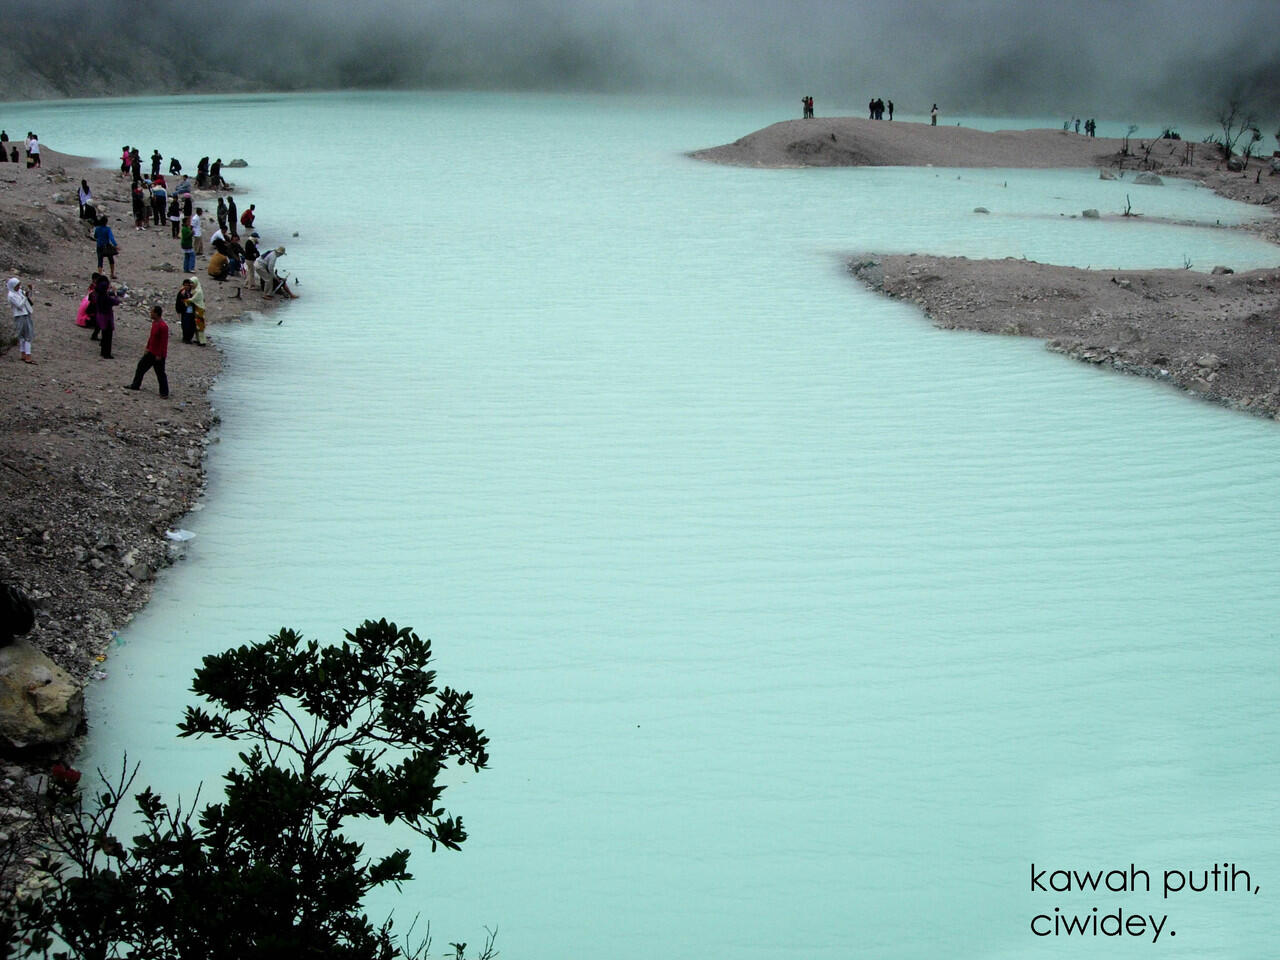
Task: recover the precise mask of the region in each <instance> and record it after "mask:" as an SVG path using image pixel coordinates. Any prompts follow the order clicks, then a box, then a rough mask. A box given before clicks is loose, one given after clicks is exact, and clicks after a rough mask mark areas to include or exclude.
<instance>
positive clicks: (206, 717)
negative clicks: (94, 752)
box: [12, 620, 494, 960]
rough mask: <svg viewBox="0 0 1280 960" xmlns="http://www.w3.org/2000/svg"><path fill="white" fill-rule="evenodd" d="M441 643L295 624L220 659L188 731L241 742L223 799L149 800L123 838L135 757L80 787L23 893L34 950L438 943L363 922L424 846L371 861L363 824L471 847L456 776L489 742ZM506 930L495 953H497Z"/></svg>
mask: <svg viewBox="0 0 1280 960" xmlns="http://www.w3.org/2000/svg"><path fill="white" fill-rule="evenodd" d="M430 660H431V643H430V641H429V640H422V639H420V638H419V637H418V636H417V634H415V633H413V632H412V631H411V630H409V629H408V628H399V627H397V626H396V625H395V624H394V623H388V622H387V621H386V620H379V621H376V622H375V621H372V620H368V621H365V622H364V623H362V624H361V625H360V626H359V627H357V628H356V630H355V631H354V632H349V633H347V634H346V640H345V642H343V643H341V644H335V645H329V646H321V645H320V644H318V643H317V642H315V641H304V640H303V639H302V637H301V636H299V635H298V634H297V633H295V632H294V631H292V630H287V629H284V630H281V631H280V632H279V633H278V634H276V635H274V636H272V637H271V638H270V639H269V640H268V641H267V642H265V643H256V644H252V645H249V646H241V647H238V648H236V649H233V650H228V651H226V652H225V653H221V654H218V655H215V656H209V657H205V659H204V662H203V665H202V666H201V667H200V668H199V669H198V670H197V671H196V675H195V681H194V683H193V684H192V688H191V689H192V691H193V692H195V693H196V694H198V695H199V696H200V697H202V698H203V699H204V700H205V701H207V702H208V703H210V704H212V706H213V709H212V710H206V709H204V708H202V707H198V706H191V707H187V709H186V714H185V716H184V718H183V720H182V722H181V723H180V724H179V731H180V733H179V736H182V737H214V738H218V739H226V740H233V741H237V742H243V743H245V744H246V745H247V749H245V750H243V751H242V752H240V753H239V761H240V764H239V766H237V767H235V768H234V769H232V770H230V771H228V773H227V774H226V775H225V777H224V779H225V787H224V796H223V799H222V801H221V802H219V803H211V804H209V805H207V806H205V807H203V808H202V809H200V810H199V813H198V815H196V814H195V811H194V809H192V810H187V809H184V808H183V807H182V806H181V805H178V806H173V807H171V806H170V805H168V804H166V803H165V802H164V801H163V800H161V799H160V798H159V797H158V796H157V795H156V794H155V793H154V792H152V791H151V790H150V789H149V788H147V789H144V790H142V791H141V792H140V793H138V794H137V795H136V797H135V799H136V802H137V809H138V812H139V814H140V816H141V828H140V832H138V834H137V835H136V836H134V837H133V838H132V841H131V843H129V844H128V845H126V844H125V843H123V842H122V841H121V840H120V839H119V838H118V837H117V836H116V835H115V834H116V830H115V829H114V825H115V823H116V820H117V817H118V814H119V813H120V807H121V804H122V803H124V802H125V801H126V797H127V796H128V795H129V793H130V790H131V787H132V783H133V778H134V775H136V768H135V770H134V772H133V774H130V773H129V772H128V770H127V766H125V767H122V770H121V774H120V776H119V777H118V778H117V779H116V780H115V781H112V782H108V781H107V779H106V778H105V777H104V778H103V783H104V785H105V789H104V790H103V791H102V793H100V794H99V795H98V796H97V797H95V798H93V799H92V800H91V801H89V802H86V801H85V799H84V798H83V796H82V795H80V794H79V793H78V792H75V791H73V790H71V791H67V792H68V794H69V798H68V799H67V800H65V801H64V804H65V807H64V809H63V811H62V813H63V816H62V817H61V818H57V819H55V820H53V821H52V822H51V823H50V825H49V826H50V830H51V833H52V836H53V848H52V849H50V850H49V851H48V852H47V853H46V854H45V855H44V856H43V857H42V858H40V862H39V864H38V869H39V870H41V871H43V872H44V874H45V881H46V886H47V889H46V891H45V892H44V894H43V895H42V896H39V897H27V898H19V899H17V900H16V901H15V904H14V906H13V908H12V909H13V916H14V917H15V921H16V924H17V926H18V928H19V930H20V932H21V934H22V935H23V936H25V937H26V943H25V944H23V945H22V946H21V947H19V950H18V955H19V956H29V955H32V954H41V955H47V951H49V950H50V949H51V947H52V946H53V944H54V942H55V941H54V940H53V939H52V938H53V937H55V936H56V937H57V938H58V939H60V940H61V941H62V942H63V943H65V944H66V945H67V946H68V947H69V948H70V950H71V953H70V954H69V956H71V957H76V958H82V960H106V958H108V957H117V956H120V957H124V956H128V957H135V958H138V960H146V958H157V960H169V958H173V960H188V958H192V960H194V958H208V960H279V958H281V957H291V958H292V957H297V958H304V960H321V958H323V960H394V958H397V957H403V956H410V957H412V956H418V955H421V954H422V953H423V952H425V949H426V946H427V945H428V943H429V938H428V939H427V940H425V941H423V942H422V943H420V944H418V945H417V946H416V947H414V946H411V945H409V944H407V943H404V944H402V942H401V940H400V938H398V937H397V936H394V935H393V932H392V925H391V920H390V918H388V919H387V920H386V921H385V922H384V923H383V924H382V925H381V926H378V927H375V926H374V925H373V924H372V923H371V922H370V921H369V919H368V917H367V916H365V913H364V910H363V900H364V897H365V895H366V894H367V893H369V891H371V890H373V889H375V888H378V887H381V886H384V885H386V884H393V885H395V886H397V887H398V886H399V884H400V883H401V882H402V881H405V880H408V879H410V876H411V874H410V873H409V871H408V861H409V851H408V850H407V849H398V850H393V851H392V852H390V853H386V854H383V855H377V856H373V855H367V854H366V853H365V851H364V848H363V846H362V845H361V844H360V843H357V842H355V841H354V840H352V839H350V838H349V837H348V836H347V835H346V833H345V832H344V831H345V828H346V825H347V824H348V823H349V822H351V821H358V820H373V819H380V820H382V821H384V822H385V823H388V824H391V823H399V824H402V825H403V826H405V827H408V828H409V829H410V830H412V831H413V832H414V833H416V834H418V835H419V836H421V837H423V838H424V839H426V840H427V841H429V842H430V844H431V848H432V849H433V850H434V849H435V848H436V846H437V845H440V846H444V847H448V848H450V849H454V850H456V849H458V847H459V846H460V845H461V844H462V843H463V841H464V840H466V836H467V835H466V832H465V830H463V827H462V821H461V819H459V818H457V817H454V816H452V815H450V814H449V813H448V812H446V811H445V810H444V809H443V807H442V806H441V803H440V799H441V794H442V793H443V792H444V789H445V788H444V786H443V785H442V784H441V783H440V782H439V777H440V774H441V773H442V772H443V771H444V769H445V768H446V767H447V766H449V765H451V764H453V765H459V766H468V767H471V768H472V769H474V770H479V769H481V768H482V767H484V766H485V764H486V763H487V761H488V754H487V752H486V749H485V748H486V744H487V743H488V740H487V738H486V737H485V736H484V735H483V733H482V732H481V731H480V730H478V729H476V727H474V726H473V725H472V724H471V722H470V713H469V710H470V702H471V694H469V693H459V692H457V691H455V690H452V689H451V688H449V687H438V686H437V685H436V675H435V672H434V671H433V670H430V669H428V664H429V663H430ZM492 940H493V935H492V934H490V937H489V940H488V942H487V943H486V945H485V948H484V950H485V951H486V954H485V955H488V956H493V955H494V953H493V950H492Z"/></svg>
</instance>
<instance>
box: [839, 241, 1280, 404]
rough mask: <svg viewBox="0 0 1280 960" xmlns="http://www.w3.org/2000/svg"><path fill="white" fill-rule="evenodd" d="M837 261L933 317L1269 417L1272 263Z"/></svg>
mask: <svg viewBox="0 0 1280 960" xmlns="http://www.w3.org/2000/svg"><path fill="white" fill-rule="evenodd" d="M1278 262H1280V258H1278ZM848 268H849V271H850V273H851V274H852V275H853V276H855V277H856V278H857V279H858V280H860V281H861V282H862V283H864V284H865V285H866V286H868V287H869V288H870V289H872V290H875V291H876V292H878V293H883V294H884V295H886V296H889V297H893V298H894V299H900V300H907V301H910V302H912V303H914V304H916V305H917V306H919V307H920V308H921V309H922V310H923V311H924V313H925V315H926V316H927V317H928V318H929V319H930V320H932V321H933V323H934V325H935V326H938V327H941V328H943V329H948V330H976V331H980V332H983V333H995V334H1001V335H1004V336H1018V337H1039V338H1041V339H1043V340H1045V341H1046V344H1045V345H1046V347H1047V348H1048V349H1050V350H1054V351H1056V352H1058V353H1062V354H1065V355H1066V356H1069V357H1073V358H1075V359H1077V360H1080V361H1083V362H1085V363H1090V364H1095V365H1099V366H1109V367H1112V368H1114V369H1116V370H1120V371H1122V372H1124V373H1132V374H1137V375H1139V376H1144V377H1151V378H1153V379H1157V380H1163V381H1166V382H1169V383H1172V384H1174V385H1175V386H1178V387H1180V388H1182V389H1183V390H1185V391H1187V392H1188V393H1190V394H1193V395H1194V396H1197V397H1201V398H1203V399H1206V400H1210V401H1214V402H1217V403H1222V404H1225V405H1227V406H1229V407H1232V408H1234V409H1238V410H1242V411H1245V412H1248V413H1252V414H1256V415H1258V416H1263V417H1269V418H1272V419H1280V267H1277V268H1276V269H1272V270H1251V271H1249V272H1247V273H1217V274H1205V273H1193V272H1192V271H1189V270H1079V269H1076V268H1073V267H1059V266H1052V265H1049V264H1043V263H1035V262H1033V261H1028V260H1015V259H1008V260H969V259H966V258H964V257H935V256H924V255H918V254H903V255H892V256H875V255H870V256H868V255H863V256H858V257H854V258H852V259H851V260H850V261H849V262H848ZM1206 320H1211V321H1212V322H1206Z"/></svg>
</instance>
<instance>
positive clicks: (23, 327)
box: [9, 277, 36, 363]
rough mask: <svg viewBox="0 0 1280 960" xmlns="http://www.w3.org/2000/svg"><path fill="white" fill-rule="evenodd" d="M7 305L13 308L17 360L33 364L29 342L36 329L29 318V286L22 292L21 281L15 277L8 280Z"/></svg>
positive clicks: (33, 336)
mask: <svg viewBox="0 0 1280 960" xmlns="http://www.w3.org/2000/svg"><path fill="white" fill-rule="evenodd" d="M9 305H10V306H11V307H13V328H14V332H15V333H16V334H17V337H18V358H19V359H20V360H22V362H23V363H35V361H34V360H32V359H31V341H32V340H34V339H35V335H36V328H35V323H34V322H33V321H32V319H31V316H32V312H31V284H27V289H26V291H25V292H24V291H23V290H22V281H21V280H19V279H18V278H17V277H10V278H9Z"/></svg>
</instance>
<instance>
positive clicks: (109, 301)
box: [93, 277, 120, 360]
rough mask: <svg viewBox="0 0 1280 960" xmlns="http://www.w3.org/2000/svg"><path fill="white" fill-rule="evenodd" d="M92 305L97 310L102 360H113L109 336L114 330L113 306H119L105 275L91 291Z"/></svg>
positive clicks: (114, 316) (118, 299)
mask: <svg viewBox="0 0 1280 960" xmlns="http://www.w3.org/2000/svg"><path fill="white" fill-rule="evenodd" d="M93 306H94V309H95V310H96V311H97V323H98V333H99V334H100V335H101V340H102V349H101V351H100V354H99V355H100V356H101V358H102V359H103V360H114V359H115V357H113V356H112V355H111V337H112V334H114V333H115V330H116V314H115V308H116V307H118V306H120V298H119V297H118V296H116V292H115V291H114V290H112V289H111V281H110V280H108V279H107V278H106V277H99V278H98V286H97V289H95V290H94V291H93Z"/></svg>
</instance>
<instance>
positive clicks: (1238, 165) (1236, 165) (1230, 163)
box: [1227, 156, 1244, 173]
mask: <svg viewBox="0 0 1280 960" xmlns="http://www.w3.org/2000/svg"><path fill="white" fill-rule="evenodd" d="M1227 169H1228V170H1230V171H1231V172H1232V173H1239V172H1240V171H1241V170H1243V169H1244V158H1243V157H1237V156H1231V157H1229V158H1228V159H1227Z"/></svg>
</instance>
